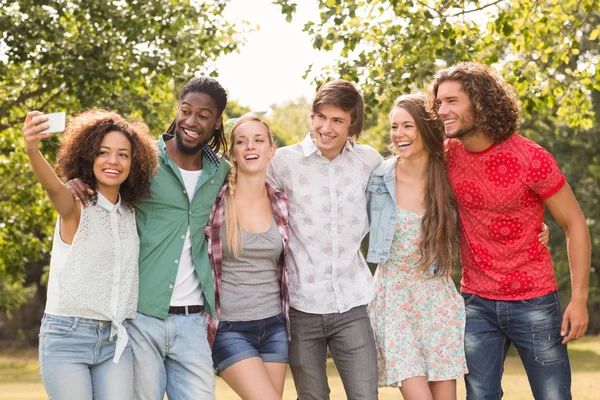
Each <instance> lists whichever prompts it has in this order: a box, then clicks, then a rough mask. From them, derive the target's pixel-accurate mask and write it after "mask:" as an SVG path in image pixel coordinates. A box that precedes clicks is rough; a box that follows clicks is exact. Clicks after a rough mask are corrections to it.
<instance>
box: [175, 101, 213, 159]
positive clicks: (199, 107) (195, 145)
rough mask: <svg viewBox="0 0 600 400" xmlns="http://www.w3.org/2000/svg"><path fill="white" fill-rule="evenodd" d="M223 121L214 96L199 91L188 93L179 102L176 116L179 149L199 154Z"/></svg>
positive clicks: (176, 135) (176, 137) (176, 134)
mask: <svg viewBox="0 0 600 400" xmlns="http://www.w3.org/2000/svg"><path fill="white" fill-rule="evenodd" d="M221 123H222V118H221V116H220V115H219V110H218V108H217V105H216V104H215V102H214V100H213V99H212V97H210V96H209V95H207V94H204V93H198V92H190V93H187V94H186V95H185V96H184V97H183V98H182V99H181V101H180V103H179V109H178V110H177V116H176V118H175V139H176V143H177V149H178V150H179V151H181V152H182V153H185V154H191V155H194V154H198V153H199V152H200V151H201V150H202V148H203V147H204V145H205V144H206V143H207V142H208V141H209V140H210V138H211V137H212V135H213V133H214V131H215V129H216V128H218V127H220V126H221Z"/></svg>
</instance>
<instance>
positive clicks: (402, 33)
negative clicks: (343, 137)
mask: <svg viewBox="0 0 600 400" xmlns="http://www.w3.org/2000/svg"><path fill="white" fill-rule="evenodd" d="M274 3H275V4H278V5H280V6H281V7H282V12H284V13H285V14H286V15H287V16H288V17H290V16H291V15H292V14H293V12H294V11H295V5H294V3H293V2H292V1H290V0H276V1H274ZM318 3H319V7H320V9H321V14H320V20H319V21H316V22H315V21H311V22H308V23H307V24H306V25H305V28H304V30H305V31H306V32H308V33H309V34H310V35H311V36H312V38H313V46H314V47H315V48H317V49H321V50H324V51H331V50H334V51H336V52H338V53H339V54H340V58H339V60H338V61H337V63H336V65H334V66H333V67H332V68H330V69H326V70H324V71H320V73H319V72H317V76H315V80H316V82H317V83H321V82H323V81H324V80H326V79H330V78H331V77H337V76H341V77H344V78H346V79H349V80H352V81H354V82H357V83H359V84H360V86H361V89H362V91H363V93H364V95H365V99H366V103H367V108H368V110H373V109H374V108H376V107H377V106H378V105H380V104H382V105H383V106H384V108H385V107H389V104H390V99H393V98H394V97H396V96H397V95H398V94H402V93H410V92H413V91H415V90H419V89H422V88H423V87H424V85H425V84H426V83H427V82H428V81H429V79H430V78H431V76H432V75H433V74H434V73H435V71H436V70H437V69H438V68H439V67H440V66H445V65H451V64H454V63H457V62H459V61H466V60H472V61H479V62H483V63H486V64H497V65H498V67H499V68H500V69H501V70H502V73H503V75H504V77H506V78H507V79H508V80H510V81H511V82H512V83H513V84H514V85H515V88H516V89H517V91H518V93H519V95H520V96H521V99H522V101H523V109H524V112H525V117H529V116H531V115H532V113H533V112H544V111H545V110H547V109H548V108H550V109H554V110H555V111H556V116H557V117H558V118H560V119H561V120H562V121H566V122H567V123H568V125H569V126H572V127H576V128H584V129H585V128H590V127H591V126H592V123H593V121H594V116H593V111H592V105H591V99H590V93H591V91H593V90H600V69H598V68H596V64H597V61H598V35H600V27H599V26H598V24H597V23H595V21H596V20H597V16H598V14H599V12H600V11H599V5H598V0H542V1H539V0H488V1H477V0H476V1H466V2H465V1H462V0H424V1H417V2H415V1H398V0H371V1H357V0H319V1H318ZM486 21H487V23H486ZM584 49H585V50H584ZM313 72H314V71H312V70H311V67H309V69H308V70H307V75H311V73H313Z"/></svg>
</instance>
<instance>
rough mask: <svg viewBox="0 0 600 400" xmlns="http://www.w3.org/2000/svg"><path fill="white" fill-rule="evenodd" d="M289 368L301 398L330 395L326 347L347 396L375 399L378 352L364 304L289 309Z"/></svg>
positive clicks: (355, 399) (315, 399)
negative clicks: (316, 310) (315, 310)
mask: <svg viewBox="0 0 600 400" xmlns="http://www.w3.org/2000/svg"><path fill="white" fill-rule="evenodd" d="M290 324H291V333H292V341H291V343H290V368H291V370H292V376H293V377H294V384H295V385H296V391H297V392H298V398H299V399H300V400H326V399H329V392H330V390H329V385H328V383H327V371H326V367H327V347H329V350H330V352H331V355H332V356H333V360H334V361H335V365H336V367H337V369H338V372H339V374H340V378H341V379H342V383H343V384H344V389H345V391H346V396H347V398H348V399H349V400H358V399H361V400H373V399H377V353H376V350H375V339H374V336H373V329H372V328H371V322H370V320H369V315H368V314H367V306H359V307H355V308H353V309H351V310H349V311H347V312H344V313H334V314H307V313H304V312H301V311H298V310H295V309H290Z"/></svg>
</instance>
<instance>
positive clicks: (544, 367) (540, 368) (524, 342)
mask: <svg viewBox="0 0 600 400" xmlns="http://www.w3.org/2000/svg"><path fill="white" fill-rule="evenodd" d="M462 296H463V298H464V300H465V308H466V311H467V326H466V332H465V353H466V358H467V367H468V368H469V373H468V374H467V375H465V384H466V388H467V399H469V400H470V399H473V400H493V399H500V398H502V395H503V392H502V387H501V380H502V373H503V371H504V360H505V358H506V353H507V352H508V348H509V347H510V344H511V343H512V344H514V345H515V348H516V349H517V351H518V353H519V356H520V357H521V361H522V362H523V366H524V367H525V371H526V372H527V378H528V379H529V385H530V386H531V391H532V392H533V396H534V397H535V399H544V400H569V399H571V367H570V364H569V357H568V354H567V346H566V345H564V344H562V336H560V325H561V322H562V311H561V308H560V302H559V300H558V293H556V292H554V293H550V294H548V295H546V296H541V297H536V298H533V299H528V300H521V301H499V300H487V299H483V298H481V297H479V296H476V295H474V294H468V293H462Z"/></svg>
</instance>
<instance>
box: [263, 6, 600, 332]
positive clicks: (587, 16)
mask: <svg viewBox="0 0 600 400" xmlns="http://www.w3.org/2000/svg"><path fill="white" fill-rule="evenodd" d="M273 3H274V4H278V5H279V6H281V10H282V13H284V14H285V15H287V16H288V18H289V17H292V15H293V13H294V11H295V8H294V7H292V6H293V4H294V3H293V2H292V1H290V0H275V1H274V2H273ZM318 4H319V8H320V10H321V13H320V18H319V20H318V21H311V22H308V23H307V24H306V25H305V28H304V30H305V31H306V32H308V33H309V34H310V35H311V37H312V40H313V46H314V47H315V48H317V49H321V50H324V51H335V52H337V53H338V54H339V56H340V57H339V59H338V61H337V62H336V64H335V65H332V66H330V67H327V68H325V69H323V70H321V71H313V70H312V67H309V68H308V70H307V72H306V76H311V77H312V78H313V79H314V80H315V82H316V83H317V84H320V83H322V82H324V81H326V80H329V79H332V78H337V77H343V78H346V79H349V80H351V81H354V82H356V83H358V84H359V85H360V87H361V89H362V91H363V93H364V95H365V101H366V103H367V111H368V113H367V115H368V119H367V120H366V127H367V133H366V135H365V136H364V137H363V139H362V140H363V141H366V142H368V143H370V144H372V145H373V146H374V147H376V148H377V149H378V150H380V151H382V150H384V147H385V143H386V140H387V136H388V133H387V131H388V127H387V118H386V114H387V113H388V112H389V109H390V106H391V104H392V102H393V100H394V98H395V97H396V96H397V95H399V94H404V93H411V92H417V91H422V90H424V89H425V88H426V87H427V84H428V82H429V80H430V79H431V77H432V76H433V74H434V73H435V72H436V71H437V70H438V69H440V68H443V67H445V66H448V65H452V64H455V63H457V62H460V61H478V62H482V63H486V64H490V65H493V66H494V68H496V69H498V70H499V71H500V72H501V73H502V75H503V77H504V79H507V80H508V81H509V82H510V83H511V84H512V85H513V86H514V87H515V89H516V90H517V93H518V95H519V98H520V100H521V102H522V113H523V121H524V123H523V125H522V128H521V133H522V134H523V135H525V136H527V137H529V138H531V139H532V140H534V141H536V142H538V143H540V144H541V145H542V146H544V147H545V148H547V149H548V150H549V151H550V152H551V153H552V154H553V155H554V156H555V157H556V159H557V161H558V162H559V165H560V166H561V169H562V170H563V172H564V174H565V175H566V177H567V180H568V182H569V184H570V185H571V187H572V189H573V191H574V192H575V195H576V197H577V199H578V201H579V203H580V206H581V208H582V210H583V212H584V214H585V216H586V219H587V223H588V227H589V229H590V233H591V237H592V274H591V279H590V300H589V302H588V304H589V308H590V315H594V314H595V313H596V314H597V313H598V312H600V207H599V204H598V199H599V197H600V168H599V165H600V163H599V162H598V161H599V160H598V157H599V156H598V154H600V126H599V123H598V121H600V46H599V37H600V3H599V2H598V0H541V1H540V0H487V1H477V0H476V1H466V2H465V1H459V0H420V1H398V0H369V1H358V0H319V1H318ZM546 221H547V223H548V224H549V225H550V229H551V237H550V249H551V251H552V253H553V256H554V266H555V269H556V275H557V279H558V283H559V287H560V290H561V293H562V294H563V295H566V296H563V301H564V300H568V298H569V296H570V276H569V265H568V258H567V254H566V246H565V239H564V232H563V230H562V229H561V228H560V227H559V226H558V225H557V224H556V223H555V222H554V220H552V219H551V218H547V219H546ZM564 297H566V299H565V298H564ZM594 324H595V325H594ZM591 330H592V331H595V332H600V321H596V322H594V319H593V318H592V326H591Z"/></svg>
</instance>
